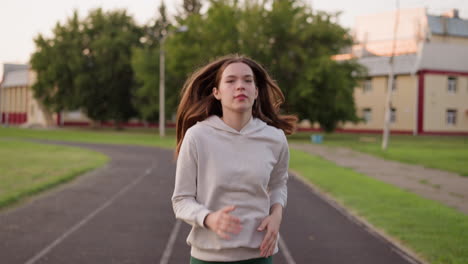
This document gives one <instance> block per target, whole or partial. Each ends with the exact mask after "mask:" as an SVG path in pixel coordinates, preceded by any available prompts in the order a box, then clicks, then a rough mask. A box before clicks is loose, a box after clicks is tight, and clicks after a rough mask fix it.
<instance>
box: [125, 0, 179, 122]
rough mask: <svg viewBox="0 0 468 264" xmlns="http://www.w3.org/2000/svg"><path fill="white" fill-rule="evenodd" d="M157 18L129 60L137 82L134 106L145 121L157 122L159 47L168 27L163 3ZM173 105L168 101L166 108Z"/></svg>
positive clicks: (170, 107) (171, 107) (147, 29)
mask: <svg viewBox="0 0 468 264" xmlns="http://www.w3.org/2000/svg"><path fill="white" fill-rule="evenodd" d="M158 16H159V18H158V19H157V20H156V21H155V22H154V24H153V25H152V26H149V27H147V28H146V30H145V36H144V37H143V38H144V40H145V43H144V46H143V47H138V48H134V50H133V55H132V60H131V61H132V63H131V64H132V68H133V70H134V72H135V76H136V79H137V81H138V88H137V89H136V90H135V93H134V99H133V100H134V105H135V107H136V108H137V110H138V112H139V113H140V115H141V116H142V118H143V119H144V120H147V121H157V120H158V116H159V47H160V41H161V39H162V37H163V36H164V35H166V34H167V30H168V29H169V26H170V22H169V19H168V17H167V13H166V6H165V4H164V2H162V3H161V5H160V7H159V15H158ZM168 94H169V95H171V93H168ZM173 104H174V102H171V101H169V107H168V108H169V109H173V108H174V106H173ZM168 112H169V113H170V111H168Z"/></svg>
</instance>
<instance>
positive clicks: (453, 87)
mask: <svg viewBox="0 0 468 264" xmlns="http://www.w3.org/2000/svg"><path fill="white" fill-rule="evenodd" d="M447 91H448V92H449V93H456V92H457V77H454V76H449V77H448V83H447Z"/></svg>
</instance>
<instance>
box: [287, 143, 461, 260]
mask: <svg viewBox="0 0 468 264" xmlns="http://www.w3.org/2000/svg"><path fill="white" fill-rule="evenodd" d="M290 167H291V169H292V170H294V171H297V172H298V173H299V174H301V175H303V176H305V177H306V178H307V179H308V180H310V181H311V182H312V183H313V184H315V185H316V186H318V187H319V188H320V189H321V190H323V191H325V192H327V193H329V194H330V195H332V196H333V197H334V198H336V199H337V200H338V201H339V202H340V203H342V204H343V205H344V206H345V207H347V208H348V209H351V210H352V211H354V212H355V213H357V214H358V215H360V216H362V217H364V218H365V219H367V220H368V221H369V222H370V223H372V224H373V225H374V226H376V227H378V228H379V229H381V230H384V231H385V232H386V233H387V234H389V235H391V236H392V237H394V238H396V239H398V240H399V241H401V242H402V243H403V244H405V245H406V246H408V247H409V248H411V249H413V250H414V251H415V252H416V253H418V254H420V255H421V256H423V258H425V259H427V260H428V261H429V262H430V263H433V264H442V263H443V264H462V263H468V250H466V249H467V245H468V216H467V215H465V214H463V213H460V212H458V211H456V210H455V209H452V208H449V207H447V206H445V205H442V204H440V203H438V202H435V201H432V200H428V199H424V198H421V197H419V196H418V195H416V194H413V193H410V192H407V191H404V190H402V189H399V188H397V187H394V186H392V185H389V184H386V183H383V182H380V181H378V180H376V179H373V178H370V177H367V176H364V175H362V174H359V173H357V172H354V171H353V170H351V169H347V168H342V167H338V166H336V165H335V164H333V163H331V162H329V161H326V160H323V159H321V158H319V157H316V156H311V155H309V154H306V153H304V152H301V151H297V150H291V161H290ZM311 210H313V208H311Z"/></svg>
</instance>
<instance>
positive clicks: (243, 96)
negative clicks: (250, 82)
mask: <svg viewBox="0 0 468 264" xmlns="http://www.w3.org/2000/svg"><path fill="white" fill-rule="evenodd" d="M234 98H235V99H246V98H247V96H246V95H243V94H241V95H238V96H236V97H234Z"/></svg>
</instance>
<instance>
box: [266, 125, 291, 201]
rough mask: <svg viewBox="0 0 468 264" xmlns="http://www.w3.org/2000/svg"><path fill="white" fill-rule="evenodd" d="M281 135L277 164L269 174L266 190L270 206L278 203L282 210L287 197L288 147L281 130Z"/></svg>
mask: <svg viewBox="0 0 468 264" xmlns="http://www.w3.org/2000/svg"><path fill="white" fill-rule="evenodd" d="M281 135H282V141H281V143H282V146H281V150H280V154H279V158H278V162H277V163H276V164H275V166H274V167H273V171H272V172H271V176H270V182H269V183H268V190H269V195H270V206H273V205H274V204H275V203H279V204H281V206H283V208H284V207H285V206H286V201H287V197H288V189H287V186H286V183H287V181H288V167H289V147H288V141H287V139H286V136H285V135H284V132H283V131H282V130H281Z"/></svg>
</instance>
